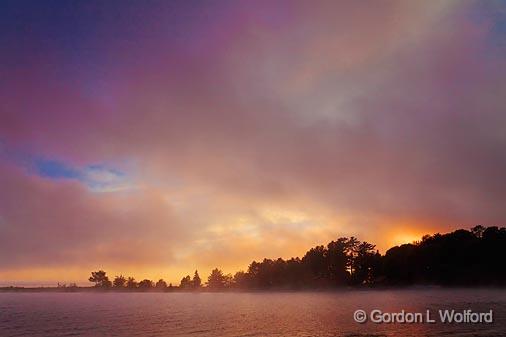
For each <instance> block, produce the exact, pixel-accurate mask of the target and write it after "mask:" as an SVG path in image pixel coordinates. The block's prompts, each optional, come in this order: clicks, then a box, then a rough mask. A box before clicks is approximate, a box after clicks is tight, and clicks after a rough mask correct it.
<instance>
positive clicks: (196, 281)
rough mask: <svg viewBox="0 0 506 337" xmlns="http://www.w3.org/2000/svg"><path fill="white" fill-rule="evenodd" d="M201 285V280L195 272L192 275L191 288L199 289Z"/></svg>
mask: <svg viewBox="0 0 506 337" xmlns="http://www.w3.org/2000/svg"><path fill="white" fill-rule="evenodd" d="M201 285H202V280H201V279H200V276H199V272H198V271H197V270H195V274H193V280H192V286H193V288H194V289H199V288H200V287H201Z"/></svg>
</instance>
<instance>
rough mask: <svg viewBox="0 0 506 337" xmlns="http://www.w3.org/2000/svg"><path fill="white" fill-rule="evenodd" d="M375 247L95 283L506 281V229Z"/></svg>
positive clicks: (356, 244)
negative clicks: (169, 279)
mask: <svg viewBox="0 0 506 337" xmlns="http://www.w3.org/2000/svg"><path fill="white" fill-rule="evenodd" d="M375 248H376V247H375V245H373V244H371V243H368V242H361V241H359V240H358V239H356V238H355V237H350V238H346V237H343V238H338V239H337V240H335V241H331V242H329V243H328V244H327V245H326V246H324V245H320V246H316V247H313V248H311V249H310V250H308V251H307V252H306V253H305V254H304V256H303V257H302V258H299V257H295V258H291V259H288V260H284V259H281V258H278V259H274V260H272V259H264V260H263V261H261V262H256V261H253V262H252V263H251V264H250V265H249V267H248V269H247V271H239V272H237V273H235V274H234V275H232V274H225V273H224V272H223V271H222V270H220V269H218V268H215V269H213V270H212V272H211V274H210V275H209V276H208V278H207V282H205V283H204V282H202V280H201V278H200V276H199V273H198V271H195V273H194V275H193V277H190V275H187V276H185V277H183V278H182V279H181V282H180V284H179V285H177V286H172V284H169V285H167V283H166V282H165V281H164V280H163V279H160V280H158V282H156V283H155V282H153V281H151V280H148V279H145V280H142V281H140V282H137V281H136V280H135V279H134V278H132V277H128V278H126V277H124V276H122V275H120V276H116V277H115V278H114V279H113V280H112V281H110V280H109V278H108V276H107V275H106V273H105V272H104V271H102V270H99V271H97V272H92V275H91V277H90V278H89V281H90V282H93V283H95V287H97V288H102V289H122V290H162V291H170V290H185V291H194V290H199V289H202V288H206V289H209V290H224V289H326V288H338V287H347V286H354V287H361V286H364V287H374V286H406V285H442V286H480V285H499V286H502V285H506V269H505V268H503V266H504V264H503V263H504V262H503V261H505V259H506V250H505V248H506V228H504V227H501V228H499V227H488V228H486V227H483V226H475V227H473V228H472V229H471V230H464V229H459V230H456V231H454V232H452V233H447V234H439V233H438V234H434V235H426V236H424V237H423V238H422V239H421V240H420V241H417V242H413V243H408V244H403V245H400V246H395V247H392V248H390V249H389V250H387V251H386V253H385V254H384V255H381V254H380V253H379V252H378V251H377V250H375Z"/></svg>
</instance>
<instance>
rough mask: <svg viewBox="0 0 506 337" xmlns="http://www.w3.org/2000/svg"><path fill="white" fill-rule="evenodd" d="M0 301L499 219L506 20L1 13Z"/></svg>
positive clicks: (266, 11) (89, 10) (442, 8)
mask: <svg viewBox="0 0 506 337" xmlns="http://www.w3.org/2000/svg"><path fill="white" fill-rule="evenodd" d="M0 45H1V46H2V49H1V52H0V284H3V285H6V284H9V285H10V284H16V285H54V284H55V283H56V282H61V283H65V282H78V283H80V284H86V283H87V282H86V280H87V278H88V277H89V274H90V272H91V271H93V270H98V269H104V270H106V271H107V272H108V275H110V276H114V275H119V274H123V275H126V276H134V277H136V278H137V279H143V278H150V279H154V280H157V279H159V278H164V279H165V280H167V281H169V282H173V283H174V284H177V283H179V280H180V279H181V278H182V277H183V276H184V275H186V274H190V275H192V274H193V271H194V270H195V269H198V270H199V271H200V274H201V275H203V276H204V277H205V276H206V275H207V274H208V273H209V271H210V270H211V269H212V268H214V267H219V268H221V269H223V270H224V271H225V272H230V273H232V272H235V271H238V270H241V269H242V270H246V269H247V266H248V265H249V263H250V262H251V261H253V260H257V261H258V260H261V259H263V258H264V257H266V258H278V257H283V258H289V257H292V256H302V255H303V254H304V252H306V251H307V250H308V249H309V248H311V247H313V246H315V245H319V244H326V243H327V242H329V241H331V240H335V239H336V238H338V237H340V236H352V235H353V236H356V237H358V238H359V239H361V240H365V241H368V242H371V243H374V244H376V245H377V248H378V249H379V250H380V251H381V252H385V250H386V249H388V248H389V247H391V246H393V245H397V244H401V243H407V242H412V241H414V240H418V239H420V238H421V236H422V235H424V234H428V233H435V232H447V231H451V230H454V229H457V228H471V227H472V226H474V225H477V224H482V225H485V226H492V225H504V220H505V219H506V207H504V205H505V201H506V177H505V172H506V98H505V93H506V3H505V2H501V1H476V2H473V1H448V0H442V1H421V0H420V1H344V0H343V1H263V0H259V1H241V0H239V1H224V0H220V1H172V2H171V1H128V0H125V1H93V0H92V1H53V0H47V1H26V0H22V1H10V0H7V1H2V2H1V3H0Z"/></svg>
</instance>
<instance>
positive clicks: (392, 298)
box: [0, 289, 506, 337]
mask: <svg viewBox="0 0 506 337" xmlns="http://www.w3.org/2000/svg"><path fill="white" fill-rule="evenodd" d="M357 309H363V310H364V311H365V312H366V313H368V314H369V313H370V311H371V310H374V309H378V310H381V311H382V312H400V311H401V310H405V311H406V312H423V313H425V312H426V311H427V310H429V311H430V312H431V313H432V314H433V315H432V318H433V319H436V320H439V319H438V310H440V309H442V310H445V309H454V310H456V311H462V310H466V309H471V310H472V311H473V312H485V311H490V310H492V311H493V316H494V322H493V323H491V324H483V323H482V324H472V323H466V324H464V323H462V324H441V323H440V322H437V323H433V324H428V323H419V324H399V323H396V324H376V323H372V322H371V321H370V320H369V321H368V322H366V323H365V324H359V323H357V322H355V321H354V319H353V314H354V312H355V311H356V310H357ZM505 335H506V292H505V291H504V290H499V289H457V290H455V289H422V290H385V291H342V292H298V293H289V292H284V293H275V292H272V293H268V292H265V293H262V292H259V293H0V336H2V337H11V336H12V337H14V336H143V337H144V336H157V337H158V336H339V337H340V336H343V337H351V336H354V337H358V336H375V337H379V336H387V337H397V336H399V337H401V336H402V337H410V336H412V337H424V336H459V337H460V336H478V337H492V336H493V337H499V336H505Z"/></svg>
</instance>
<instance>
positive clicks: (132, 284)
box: [126, 277, 138, 289]
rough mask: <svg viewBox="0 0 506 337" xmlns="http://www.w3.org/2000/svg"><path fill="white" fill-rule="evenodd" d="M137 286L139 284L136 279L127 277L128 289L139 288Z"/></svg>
mask: <svg viewBox="0 0 506 337" xmlns="http://www.w3.org/2000/svg"><path fill="white" fill-rule="evenodd" d="M137 286H138V284H137V281H135V279H134V278H133V277H129V278H128V279H127V283H126V287H127V288H128V289H137Z"/></svg>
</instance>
